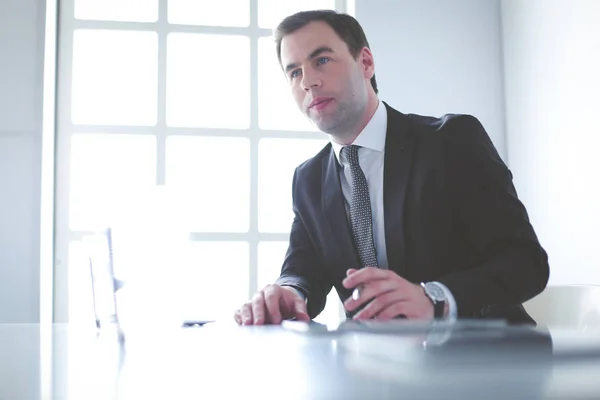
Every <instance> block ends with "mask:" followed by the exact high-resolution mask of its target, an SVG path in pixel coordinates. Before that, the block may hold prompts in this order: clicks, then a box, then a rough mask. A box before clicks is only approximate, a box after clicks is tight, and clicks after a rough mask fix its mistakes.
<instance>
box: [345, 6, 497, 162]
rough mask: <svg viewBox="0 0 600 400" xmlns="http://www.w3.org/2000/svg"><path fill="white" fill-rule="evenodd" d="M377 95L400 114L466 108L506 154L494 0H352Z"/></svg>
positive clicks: (452, 110) (458, 110) (439, 114)
mask: <svg viewBox="0 0 600 400" xmlns="http://www.w3.org/2000/svg"><path fill="white" fill-rule="evenodd" d="M355 15H356V18H357V20H358V21H359V22H360V23H361V25H362V26H363V28H364V30H365V33H366V34H367V39H368V40H369V44H370V45H371V48H372V50H373V53H374V56H375V71H376V76H377V80H378V84H379V88H380V98H381V99H382V100H384V101H387V102H388V103H389V104H390V105H392V106H393V107H395V108H396V109H398V110H400V111H402V112H404V113H416V114H424V115H432V116H441V115H443V114H447V113H459V114H472V115H475V116H476V117H477V118H478V119H479V120H480V121H481V122H482V123H483V125H484V127H485V128H486V130H487V131H488V134H489V135H490V137H491V138H492V141H493V142H494V144H495V146H496V148H497V149H498V152H499V153H500V155H501V156H502V157H503V158H504V160H505V161H506V157H505V156H506V151H505V143H504V136H505V132H504V130H505V127H504V94H503V71H502V36H501V27H500V3H499V1H498V0H452V1H446V0H356V14H355Z"/></svg>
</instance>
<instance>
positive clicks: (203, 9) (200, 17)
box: [169, 0, 250, 27]
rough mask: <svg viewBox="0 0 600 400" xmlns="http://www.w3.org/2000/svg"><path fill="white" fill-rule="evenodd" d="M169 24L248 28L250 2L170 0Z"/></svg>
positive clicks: (238, 0)
mask: <svg viewBox="0 0 600 400" xmlns="http://www.w3.org/2000/svg"><path fill="white" fill-rule="evenodd" d="M169 22H170V23H171V24H182V25H210V26H240V27H242V26H248V25H250V1H249V0H219V1H213V2H210V1H198V0H169Z"/></svg>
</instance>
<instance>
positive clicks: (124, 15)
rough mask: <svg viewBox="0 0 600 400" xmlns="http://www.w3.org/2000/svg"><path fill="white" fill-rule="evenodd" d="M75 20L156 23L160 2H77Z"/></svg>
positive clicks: (139, 0)
mask: <svg viewBox="0 0 600 400" xmlns="http://www.w3.org/2000/svg"><path fill="white" fill-rule="evenodd" d="M75 18H77V19H93V20H108V21H133V22H156V21H157V20H158V0H102V1H98V0H75Z"/></svg>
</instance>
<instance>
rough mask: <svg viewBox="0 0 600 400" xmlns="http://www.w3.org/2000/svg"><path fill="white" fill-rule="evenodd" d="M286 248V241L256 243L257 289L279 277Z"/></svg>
mask: <svg viewBox="0 0 600 400" xmlns="http://www.w3.org/2000/svg"><path fill="white" fill-rule="evenodd" d="M287 248H288V242H260V243H259V244H258V280H257V283H258V284H257V286H256V287H257V288H258V289H259V290H260V289H262V288H264V287H265V286H266V285H268V284H270V283H273V282H275V280H276V279H277V278H279V274H280V273H281V266H282V265H283V259H284V257H285V252H286V251H287Z"/></svg>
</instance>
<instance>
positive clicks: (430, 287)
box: [425, 283, 446, 301]
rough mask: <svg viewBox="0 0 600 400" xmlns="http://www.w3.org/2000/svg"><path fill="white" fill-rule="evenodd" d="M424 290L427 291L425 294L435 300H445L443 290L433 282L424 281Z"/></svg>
mask: <svg viewBox="0 0 600 400" xmlns="http://www.w3.org/2000/svg"><path fill="white" fill-rule="evenodd" d="M425 290H426V291H427V294H428V295H429V296H430V297H431V298H432V299H434V300H435V301H446V296H445V295H444V291H443V290H442V288H440V287H439V286H438V285H436V284H434V283H426V284H425Z"/></svg>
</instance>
